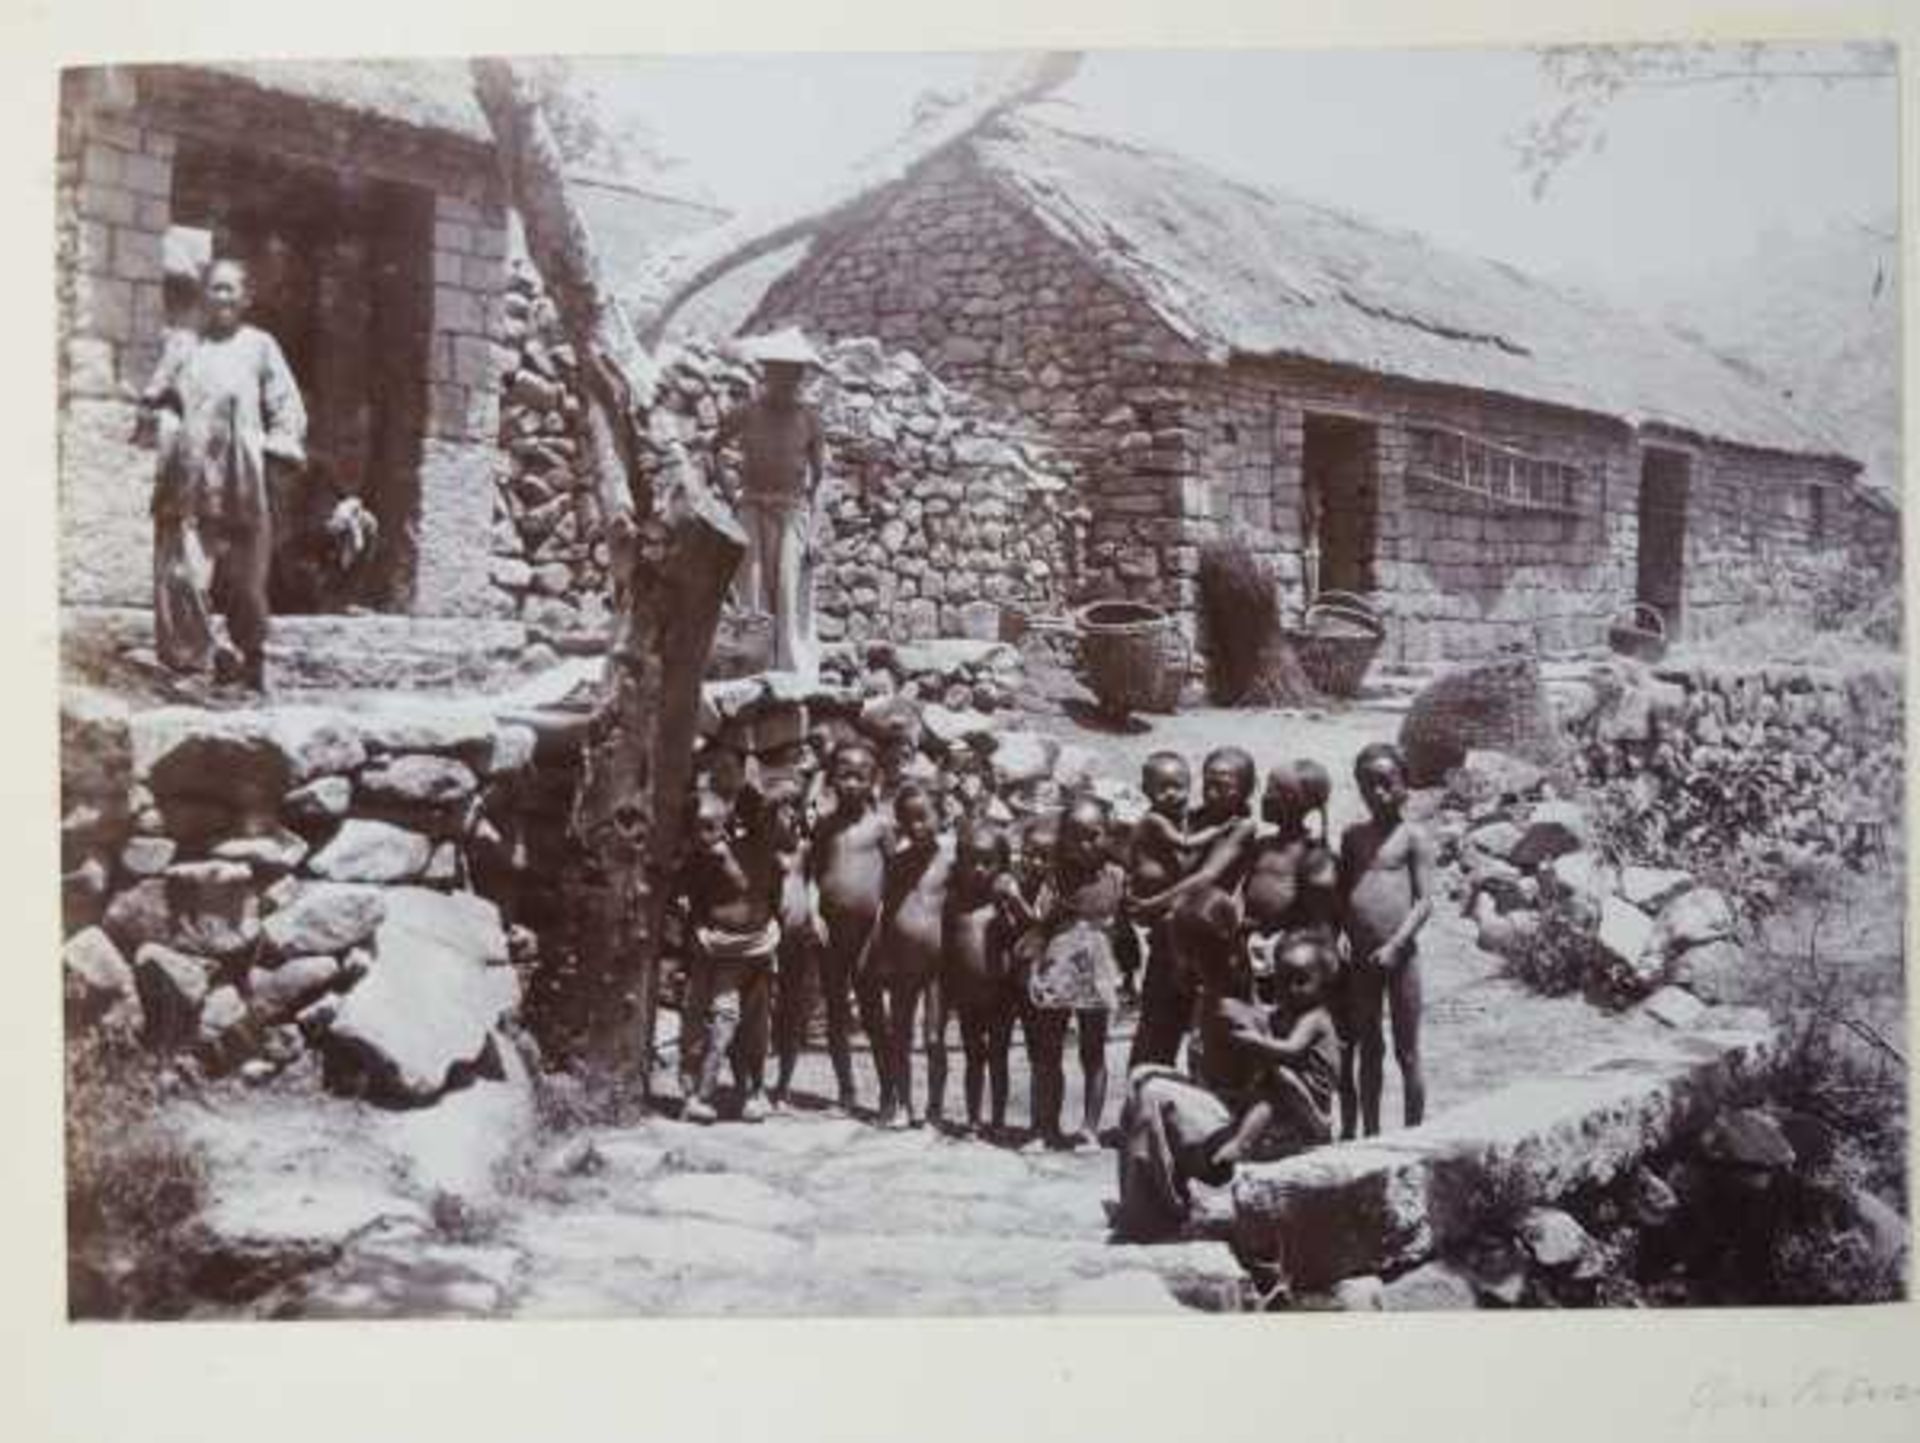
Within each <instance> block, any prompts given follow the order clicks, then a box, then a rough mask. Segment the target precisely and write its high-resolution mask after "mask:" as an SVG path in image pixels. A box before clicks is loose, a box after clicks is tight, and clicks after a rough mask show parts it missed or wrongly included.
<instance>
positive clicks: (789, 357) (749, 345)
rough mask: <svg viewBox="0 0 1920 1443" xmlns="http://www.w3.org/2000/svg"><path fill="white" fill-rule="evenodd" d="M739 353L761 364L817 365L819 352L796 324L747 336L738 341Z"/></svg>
mask: <svg viewBox="0 0 1920 1443" xmlns="http://www.w3.org/2000/svg"><path fill="white" fill-rule="evenodd" d="M740 354H741V355H743V356H745V357H746V358H747V359H748V360H749V361H758V362H759V363H760V364H761V365H763V366H818V365H819V364H820V353H819V352H818V351H816V350H815V349H814V348H813V343H812V342H811V341H809V340H808V339H807V338H806V336H805V335H804V334H802V332H801V330H800V328H799V327H798V326H786V327H783V328H782V329H780V330H777V331H774V332H773V333H772V334H771V335H765V336H749V337H747V338H746V339H745V340H743V341H741V342H740Z"/></svg>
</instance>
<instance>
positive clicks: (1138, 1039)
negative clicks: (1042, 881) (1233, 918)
mask: <svg viewBox="0 0 1920 1443" xmlns="http://www.w3.org/2000/svg"><path fill="white" fill-rule="evenodd" d="M1257 779H1258V772H1257V771H1256V770H1255V768H1254V764H1253V758H1252V757H1250V756H1248V755H1247V753H1246V752H1244V751H1242V750H1241V749H1240V748H1239V747H1220V748H1218V749H1217V750H1215V751H1212V752H1209V753H1208V754H1207V758H1206V760H1205V761H1204V762H1202V763H1201V766H1200V811H1199V813H1198V815H1197V816H1196V817H1195V818H1194V821H1195V822H1196V823H1197V824H1198V825H1199V827H1200V828H1202V829H1206V830H1209V831H1210V832H1211V833H1212V838H1211V840H1210V841H1209V842H1208V843H1207V845H1206V847H1205V850H1204V853H1203V855H1202V856H1201V858H1200V861H1199V864H1198V865H1197V866H1195V867H1193V868H1192V869H1191V870H1190V871H1188V872H1187V873H1186V875H1184V876H1182V877H1180V878H1179V879H1177V880H1176V881H1174V882H1173V884H1172V885H1171V886H1169V887H1167V888H1166V889H1165V890H1163V891H1161V892H1159V893H1158V894H1156V895H1152V896H1144V897H1141V896H1136V897H1135V899H1134V903H1133V905H1134V908H1135V910H1136V914H1137V915H1143V916H1154V915H1156V914H1157V915H1161V916H1170V915H1171V914H1172V912H1173V910H1174V909H1175V908H1176V907H1180V906H1184V905H1187V904H1188V903H1189V901H1190V900H1194V899H1198V898H1199V897H1201V896H1202V895H1204V894H1205V893H1206V892H1208V891H1211V890H1214V889H1218V890H1220V891H1224V892H1226V893H1228V894H1229V895H1232V894H1233V893H1234V892H1236V891H1237V890H1238V889H1239V887H1240V883H1241V880H1242V878H1243V876H1244V875H1245V872H1246V867H1247V863H1248V861H1249V860H1250V858H1251V856H1252V850H1253V842H1254V837H1255V825H1254V820H1253V817H1252V815H1251V804H1252V799H1253V788H1254V783H1255V782H1256V780H1257ZM1189 835H1191V832H1190V833H1189ZM1170 940H1171V934H1170V932H1169V931H1168V930H1167V929H1165V928H1161V929H1156V936H1155V938H1154V941H1153V943H1152V945H1150V946H1149V948H1148V952H1147V975H1146V982H1145V984H1144V986H1143V988H1142V995H1141V999H1140V1023H1139V1027H1138V1029H1137V1030H1136V1031H1135V1033H1134V1036H1133V1045H1132V1047H1131V1048H1130V1049H1129V1051H1128V1055H1127V1068H1128V1070H1129V1071H1131V1070H1132V1069H1133V1068H1135V1067H1138V1066H1140V1065H1141V1064H1143V1063H1158V1064H1160V1065H1162V1066H1167V1067H1171V1066H1172V1065H1173V1064H1174V1062H1175V1060H1176V1059H1177V1058H1178V1057H1179V1054H1180V1044H1181V1042H1182V1041H1183V1040H1184V1039H1185V1038H1186V1035H1187V1030H1188V1028H1189V1027H1190V1026H1191V1025H1192V1020H1193V1005H1194V987H1193V981H1192V979H1191V978H1190V977H1189V976H1188V975H1187V968H1186V966H1185V964H1184V963H1183V962H1182V961H1181V959H1179V958H1178V957H1177V956H1175V955H1174V953H1175V949H1174V948H1173V947H1171V946H1170V945H1167V943H1168V942H1170Z"/></svg>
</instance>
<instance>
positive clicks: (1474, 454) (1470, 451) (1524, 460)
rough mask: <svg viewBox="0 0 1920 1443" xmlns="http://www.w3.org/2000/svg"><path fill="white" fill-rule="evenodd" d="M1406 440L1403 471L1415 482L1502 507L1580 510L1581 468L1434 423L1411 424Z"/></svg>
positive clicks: (1573, 512)
mask: <svg viewBox="0 0 1920 1443" xmlns="http://www.w3.org/2000/svg"><path fill="white" fill-rule="evenodd" d="M1407 440H1408V452H1407V474H1408V477H1409V478H1410V479H1412V480H1414V481H1419V482H1424V483H1426V484H1427V485H1430V486H1436V487H1439V488H1441V489H1443V490H1446V491H1450V492H1455V493H1459V494H1463V495H1467V496H1471V497H1474V498H1475V499H1477V500H1479V501H1481V502H1484V503H1485V504H1487V505H1489V506H1492V507H1496V508H1498V509H1501V510H1509V511H1534V512H1545V513H1547V514H1549V515H1555V516H1577V515H1579V514H1580V499H1579V498H1580V491H1581V482H1582V480H1583V479H1584V476H1585V472H1584V471H1583V469H1582V468H1581V467H1578V466H1574V465H1570V464H1568V463H1567V462H1564V461H1550V460H1548V459H1546V458H1545V457H1541V456H1530V455H1528V454H1527V453H1526V452H1524V451H1516V450H1514V449H1513V448H1512V447H1510V446H1498V445H1495V444H1494V443H1493V442H1491V441H1482V440H1480V439H1479V438H1478V437H1474V436H1469V435H1466V434H1465V433H1464V432H1460V431H1450V430H1447V429H1445V428H1443V427H1439V426H1416V427H1413V428H1411V429H1410V430H1409V431H1408V433H1407Z"/></svg>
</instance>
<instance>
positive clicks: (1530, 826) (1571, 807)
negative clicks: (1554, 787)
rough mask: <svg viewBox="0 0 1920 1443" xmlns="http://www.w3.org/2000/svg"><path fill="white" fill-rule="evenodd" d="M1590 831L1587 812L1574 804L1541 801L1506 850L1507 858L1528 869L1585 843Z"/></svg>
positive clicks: (1577, 848)
mask: <svg viewBox="0 0 1920 1443" xmlns="http://www.w3.org/2000/svg"><path fill="white" fill-rule="evenodd" d="M1589 831H1590V828H1589V826H1588V823H1587V817H1586V813H1584V812H1582V811H1581V810H1580V808H1579V807H1578V806H1576V805H1575V804H1574V803H1572V802H1563V801H1550V802H1542V803H1540V805H1539V806H1537V807H1535V808H1534V809H1533V811H1532V813H1531V814H1530V815H1529V816H1528V817H1527V824H1526V826H1525V827H1524V828H1522V829H1521V833H1520V840H1519V841H1517V842H1515V843H1514V845H1513V850H1512V851H1510V852H1508V853H1507V860H1508V861H1509V862H1511V863H1513V865H1514V866H1516V867H1519V868H1522V869H1524V870H1529V871H1530V870H1532V869H1533V868H1535V867H1540V866H1544V865H1545V864H1546V863H1548V862H1551V861H1553V860H1554V859H1555V858H1556V857H1564V856H1566V855H1567V854H1568V853H1569V852H1577V851H1579V850H1580V849H1581V848H1582V847H1584V846H1586V844H1587V836H1588V833H1589Z"/></svg>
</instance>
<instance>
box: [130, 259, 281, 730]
mask: <svg viewBox="0 0 1920 1443" xmlns="http://www.w3.org/2000/svg"><path fill="white" fill-rule="evenodd" d="M247 303H248V281H247V271H246V267H245V266H244V265H242V264H241V263H240V262H239V261H237V260H230V259H225V260H216V261H215V262H213V264H212V265H211V266H210V267H209V268H208V270H207V277H206V290H205V298H204V312H203V316H202V319H201V323H200V326H199V328H198V331H197V333H193V334H189V335H184V336H179V337H176V338H174V340H173V341H171V342H170V343H169V345H168V347H167V349H166V351H165V353H164V355H163V356H162V358H161V362H160V366H159V368H158V370H157V371H156V373H155V375H154V378H153V381H152V382H151V383H150V384H149V385H148V387H147V390H146V392H145V393H144V396H143V400H144V401H145V402H146V404H147V406H148V407H149V408H150V409H153V410H155V411H158V412H160V413H161V417H160V419H161V425H160V428H159V434H160V442H161V444H160V459H159V468H158V475H157V478H156V484H155V487H154V495H153V508H152V509H153V518H154V528H153V529H154V554H153V582H154V598H153V601H154V604H153V614H154V632H155V640H156V643H157V650H158V652H159V656H160V659H161V661H162V662H163V663H164V664H165V665H166V666H167V667H168V668H169V669H171V670H173V671H176V672H182V673H187V674H190V675H193V676H196V677H198V676H201V675H204V674H205V673H206V671H207V670H208V668H209V667H211V668H212V671H213V677H214V680H215V681H216V682H218V683H223V684H224V683H237V684H238V685H239V686H241V687H243V688H245V689H246V690H248V691H253V692H263V691H265V689H266V641H267V625H268V619H269V606H268V602H267V573H268V569H269V566H270V563H271V558H272V554H273V519H274V510H275V495H276V493H278V494H279V495H281V496H284V495H285V494H286V489H287V487H288V486H289V484H290V482H291V480H292V478H293V476H294V475H295V474H297V472H298V470H299V468H300V467H301V465H302V464H303V463H304V461H305V459H306V449H305V448H306V432H307V414H306V407H305V406H304V405H303V404H302V402H301V399H300V388H299V386H298V385H297V384H296V383H295V381H294V378H293V372H292V371H291V370H290V369H289V368H288V366H287V361H286V357H285V356H283V355H282V354H281V352H280V347H279V344H278V343H277V342H276V341H275V340H274V339H273V337H272V336H270V335H268V334H267V333H266V332H265V331H262V330H258V329H256V328H255V327H253V326H249V325H247V324H246V323H245V321H244V320H243V317H244V316H245V314H246V309H247ZM282 504H284V503H282ZM216 609H217V610H219V611H220V612H221V613H222V614H223V615H224V616H225V618H226V623H227V634H228V638H229V639H228V640H227V641H220V640H218V639H217V638H216V637H215V635H214V630H213V613H214V611H215V610H216Z"/></svg>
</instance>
